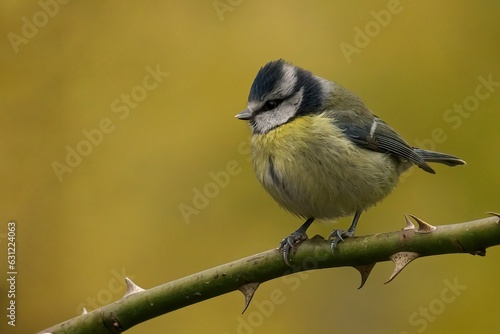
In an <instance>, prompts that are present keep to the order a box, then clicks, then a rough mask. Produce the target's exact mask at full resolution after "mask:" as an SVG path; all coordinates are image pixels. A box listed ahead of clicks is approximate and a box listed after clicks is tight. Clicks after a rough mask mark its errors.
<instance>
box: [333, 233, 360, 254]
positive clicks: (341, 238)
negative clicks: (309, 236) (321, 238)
mask: <svg viewBox="0 0 500 334" xmlns="http://www.w3.org/2000/svg"><path fill="white" fill-rule="evenodd" d="M353 236H354V232H353V231H344V230H333V231H332V233H330V235H329V236H328V239H331V240H332V243H331V249H332V255H333V254H335V248H337V245H338V244H339V242H341V241H344V240H345V239H344V238H350V237H353Z"/></svg>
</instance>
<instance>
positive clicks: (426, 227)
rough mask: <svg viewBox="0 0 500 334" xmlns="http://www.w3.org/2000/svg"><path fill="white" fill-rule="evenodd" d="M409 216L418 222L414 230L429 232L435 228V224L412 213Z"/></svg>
mask: <svg viewBox="0 0 500 334" xmlns="http://www.w3.org/2000/svg"><path fill="white" fill-rule="evenodd" d="M409 216H410V217H411V218H413V219H415V221H416V222H417V224H418V229H417V230H416V231H415V232H417V233H431V232H432V231H435V230H436V229H437V227H436V226H433V225H431V224H429V223H427V222H425V221H423V220H422V219H420V218H418V217H415V216H414V215H409Z"/></svg>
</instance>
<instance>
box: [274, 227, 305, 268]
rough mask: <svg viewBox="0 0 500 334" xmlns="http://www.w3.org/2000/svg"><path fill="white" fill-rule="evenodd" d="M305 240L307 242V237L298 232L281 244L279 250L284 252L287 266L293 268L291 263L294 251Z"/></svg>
mask: <svg viewBox="0 0 500 334" xmlns="http://www.w3.org/2000/svg"><path fill="white" fill-rule="evenodd" d="M305 240H307V235H306V234H305V233H299V232H297V231H296V232H294V233H292V234H290V235H289V236H288V237H286V238H285V239H283V240H282V241H281V242H280V245H279V248H278V249H279V250H280V251H281V252H283V260H285V263H286V264H287V266H289V267H291V266H292V264H291V263H290V256H291V255H292V251H293V249H295V248H296V247H297V246H298V245H299V244H301V243H302V242H303V241H305Z"/></svg>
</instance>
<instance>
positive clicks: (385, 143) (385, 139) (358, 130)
mask: <svg viewBox="0 0 500 334" xmlns="http://www.w3.org/2000/svg"><path fill="white" fill-rule="evenodd" d="M335 124H336V125H337V126H338V127H339V128H341V129H342V131H343V132H344V133H345V134H346V136H347V137H349V139H350V140H352V142H353V143H355V144H356V145H358V146H360V147H363V148H366V149H369V150H372V151H376V152H382V153H389V154H392V155H394V156H397V157H399V158H402V159H405V160H409V161H411V162H413V163H414V164H415V165H417V166H418V167H420V168H422V169H423V170H425V171H426V172H429V173H432V174H435V171H434V170H433V169H432V168H431V167H430V166H429V165H428V164H427V163H426V162H425V161H424V159H422V157H420V156H419V155H418V154H417V153H416V152H415V151H414V149H413V147H411V146H410V145H409V144H408V143H407V142H406V141H405V140H404V139H403V138H402V137H401V136H400V135H399V134H398V133H397V132H396V131H394V130H393V129H392V128H391V127H390V126H389V125H387V124H386V123H385V122H384V121H382V120H381V119H380V118H378V117H377V116H374V118H373V121H372V122H371V124H370V123H366V124H362V125H359V124H357V125H353V124H352V123H348V122H342V120H337V121H336V122H335Z"/></svg>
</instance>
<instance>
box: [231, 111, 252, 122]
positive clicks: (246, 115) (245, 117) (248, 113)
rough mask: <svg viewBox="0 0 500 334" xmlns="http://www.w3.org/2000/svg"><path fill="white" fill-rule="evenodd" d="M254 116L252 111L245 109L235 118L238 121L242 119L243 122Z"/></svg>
mask: <svg viewBox="0 0 500 334" xmlns="http://www.w3.org/2000/svg"><path fill="white" fill-rule="evenodd" d="M252 116H253V114H252V111H251V110H250V109H245V110H243V111H242V112H240V113H239V114H238V115H236V116H234V117H236V118H237V119H241V120H242V121H248V120H249V119H251V118H252Z"/></svg>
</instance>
